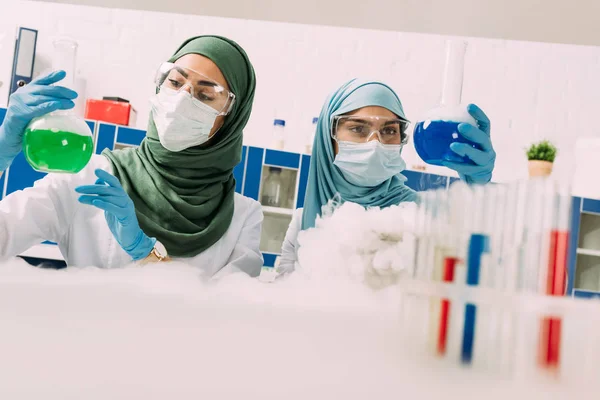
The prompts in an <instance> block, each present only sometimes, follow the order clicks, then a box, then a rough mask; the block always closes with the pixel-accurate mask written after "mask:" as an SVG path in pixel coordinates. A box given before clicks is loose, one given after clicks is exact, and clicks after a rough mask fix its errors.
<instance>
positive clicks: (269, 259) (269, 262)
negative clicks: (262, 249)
mask: <svg viewBox="0 0 600 400" xmlns="http://www.w3.org/2000/svg"><path fill="white" fill-rule="evenodd" d="M263 258H264V260H265V262H264V263H263V265H265V266H267V267H274V266H275V259H276V258H277V254H271V253H263Z"/></svg>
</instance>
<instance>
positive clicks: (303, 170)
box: [296, 155, 310, 208]
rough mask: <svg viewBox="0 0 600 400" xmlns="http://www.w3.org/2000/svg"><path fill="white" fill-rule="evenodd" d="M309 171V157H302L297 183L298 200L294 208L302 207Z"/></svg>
mask: <svg viewBox="0 0 600 400" xmlns="http://www.w3.org/2000/svg"><path fill="white" fill-rule="evenodd" d="M309 171H310V156H307V155H303V156H302V164H301V165H300V181H299V182H298V200H297V201H296V208H302V207H304V196H305V195H306V187H307V186H308V172H309Z"/></svg>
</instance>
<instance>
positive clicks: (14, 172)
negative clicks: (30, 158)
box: [6, 153, 46, 195]
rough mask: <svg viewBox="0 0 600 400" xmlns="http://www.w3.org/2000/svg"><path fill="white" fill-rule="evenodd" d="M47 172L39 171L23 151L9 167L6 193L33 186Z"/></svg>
mask: <svg viewBox="0 0 600 400" xmlns="http://www.w3.org/2000/svg"><path fill="white" fill-rule="evenodd" d="M45 175H46V174H45V173H42V172H37V171H36V170H34V169H33V168H31V166H30V165H29V163H28V162H27V160H25V156H24V155H23V153H19V155H18V156H17V157H16V158H15V160H14V161H13V163H12V164H11V166H10V168H9V169H8V182H7V184H6V194H7V195H8V194H10V193H12V192H16V191H17V190H23V189H25V188H28V187H31V186H33V183H34V182H35V181H37V180H38V179H41V178H43V177H44V176H45Z"/></svg>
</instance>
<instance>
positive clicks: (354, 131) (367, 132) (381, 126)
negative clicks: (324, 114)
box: [331, 115, 410, 145]
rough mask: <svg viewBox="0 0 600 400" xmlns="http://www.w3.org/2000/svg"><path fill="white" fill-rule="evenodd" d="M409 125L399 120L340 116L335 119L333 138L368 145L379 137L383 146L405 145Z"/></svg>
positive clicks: (407, 122)
mask: <svg viewBox="0 0 600 400" xmlns="http://www.w3.org/2000/svg"><path fill="white" fill-rule="evenodd" d="M409 123H410V122H409V121H408V120H405V119H397V118H388V117H375V116H367V117H365V116H346V115H340V116H337V117H334V118H333V123H332V127H333V128H332V132H331V136H332V137H333V138H334V139H335V140H339V141H345V142H353V143H367V142H368V141H370V140H371V139H372V138H373V135H377V138H378V139H379V142H380V143H382V144H399V145H405V144H406V143H408V134H407V133H406V130H407V128H408V124H409Z"/></svg>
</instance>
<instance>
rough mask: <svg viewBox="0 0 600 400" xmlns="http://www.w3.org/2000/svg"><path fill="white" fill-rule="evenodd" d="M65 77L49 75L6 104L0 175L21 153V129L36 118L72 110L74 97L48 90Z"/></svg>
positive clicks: (66, 91)
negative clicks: (54, 112)
mask: <svg viewBox="0 0 600 400" xmlns="http://www.w3.org/2000/svg"><path fill="white" fill-rule="evenodd" d="M65 76H66V73H65V72H64V71H57V72H52V73H51V74H48V75H46V76H43V77H41V78H38V79H36V80H34V81H32V82H31V83H29V84H28V85H25V86H23V87H22V88H20V89H19V90H17V91H16V92H14V93H13V94H12V95H11V96H10V99H9V101H8V110H7V111H6V117H5V118H4V123H3V124H2V126H0V171H4V170H5V169H6V168H8V166H9V165H10V164H11V162H12V160H13V159H14V158H15V157H16V156H17V154H19V153H20V152H21V148H22V145H23V134H24V133H25V128H26V127H27V125H28V124H29V122H31V120H32V119H34V118H36V117H41V116H42V115H44V114H48V113H50V112H52V111H56V110H68V109H70V108H73V107H75V103H73V101H72V100H73V99H75V98H77V93H76V92H74V91H72V90H71V89H67V88H64V87H61V86H50V85H52V84H53V83H56V82H58V81H60V80H62V79H63V78H64V77H65Z"/></svg>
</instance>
